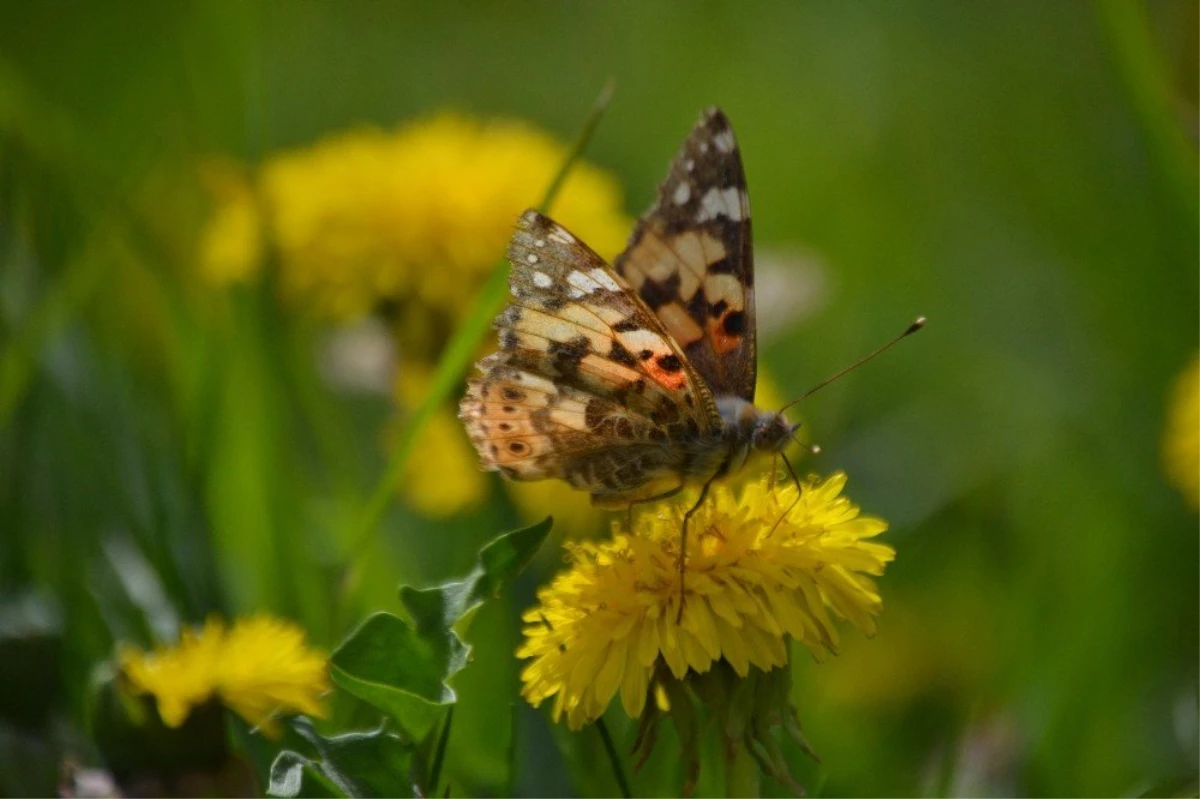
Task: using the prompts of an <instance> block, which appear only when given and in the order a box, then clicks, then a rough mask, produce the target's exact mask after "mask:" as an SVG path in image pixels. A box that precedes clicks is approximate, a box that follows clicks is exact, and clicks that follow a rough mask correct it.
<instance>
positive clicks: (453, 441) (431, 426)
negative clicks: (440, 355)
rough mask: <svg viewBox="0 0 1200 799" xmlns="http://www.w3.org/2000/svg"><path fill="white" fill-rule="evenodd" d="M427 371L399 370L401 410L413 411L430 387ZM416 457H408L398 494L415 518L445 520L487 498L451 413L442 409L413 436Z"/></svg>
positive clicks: (468, 447) (416, 368)
mask: <svg viewBox="0 0 1200 799" xmlns="http://www.w3.org/2000/svg"><path fill="white" fill-rule="evenodd" d="M430 375H431V372H430V371H429V370H428V369H425V368H423V367H421V366H418V365H416V364H411V365H408V366H406V367H404V368H401V369H400V371H399V373H398V374H397V376H396V397H397V399H398V400H399V401H400V404H401V405H402V406H404V407H406V408H410V409H411V408H415V407H416V406H417V405H418V404H419V403H420V401H421V399H422V398H423V397H424V395H425V392H426V391H427V390H428V388H429V378H430ZM414 446H415V448H414V450H413V451H414V453H416V454H415V456H414V457H412V458H409V460H408V466H407V468H406V469H405V473H404V479H402V480H401V481H400V483H399V488H400V491H401V492H402V493H403V494H404V496H405V498H406V499H407V500H408V504H409V505H410V506H411V507H412V508H413V509H414V510H416V511H417V512H418V513H422V514H424V515H426V516H430V517H433V518H445V517H447V516H453V515H454V514H456V513H459V512H461V511H464V510H467V509H469V508H471V507H472V506H474V505H476V504H478V503H479V502H481V501H482V500H483V499H484V497H485V496H487V485H488V484H487V476H486V475H485V474H484V473H483V471H482V470H481V469H480V468H479V458H478V456H477V455H476V454H475V448H474V447H472V446H471V441H470V439H468V438H467V434H466V432H465V431H464V430H463V426H462V424H461V423H460V422H459V421H458V419H457V418H456V416H455V415H454V413H453V412H452V411H450V410H449V409H447V408H442V409H440V410H438V411H436V412H434V415H433V416H432V417H431V418H430V419H429V421H428V422H427V423H426V424H425V426H424V427H423V428H421V431H420V432H419V433H418V434H417V441H416V442H415V444H414Z"/></svg>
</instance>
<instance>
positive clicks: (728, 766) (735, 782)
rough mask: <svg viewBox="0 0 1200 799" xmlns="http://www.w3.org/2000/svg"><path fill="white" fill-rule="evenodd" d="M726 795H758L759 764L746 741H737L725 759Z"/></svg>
mask: <svg viewBox="0 0 1200 799" xmlns="http://www.w3.org/2000/svg"><path fill="white" fill-rule="evenodd" d="M725 795H726V796H729V797H734V796H739V797H743V796H758V795H759V784H758V764H757V763H755V762H754V758H753V757H752V756H751V755H750V752H749V751H747V749H746V744H745V743H744V742H741V741H739V742H737V744H735V745H734V746H733V747H732V748H731V749H730V750H729V755H728V757H727V758H726V759H725Z"/></svg>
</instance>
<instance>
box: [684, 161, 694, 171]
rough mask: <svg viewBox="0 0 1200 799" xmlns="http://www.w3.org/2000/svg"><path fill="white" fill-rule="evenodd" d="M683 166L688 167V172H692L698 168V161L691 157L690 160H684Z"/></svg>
mask: <svg viewBox="0 0 1200 799" xmlns="http://www.w3.org/2000/svg"><path fill="white" fill-rule="evenodd" d="M683 168H684V169H686V170H687V171H688V172H691V171H692V170H693V169H695V168H696V162H695V161H693V160H692V159H690V158H689V159H688V160H686V161H684V162H683Z"/></svg>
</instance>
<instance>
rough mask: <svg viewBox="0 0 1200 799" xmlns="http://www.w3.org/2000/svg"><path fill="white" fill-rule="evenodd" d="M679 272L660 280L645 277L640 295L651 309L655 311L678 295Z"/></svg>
mask: <svg viewBox="0 0 1200 799" xmlns="http://www.w3.org/2000/svg"><path fill="white" fill-rule="evenodd" d="M679 280H680V278H679V273H678V272H675V273H673V274H672V275H671V276H670V277H668V278H667V279H666V280H663V281H661V282H659V281H657V280H651V279H650V278H646V282H645V283H643V284H642V289H641V295H642V299H643V300H645V301H646V304H647V305H649V306H650V309H651V310H655V311H657V310H658V309H659V308H661V307H662V306H664V305H666V304H667V303H669V302H674V301H675V299H676V298H678V297H679Z"/></svg>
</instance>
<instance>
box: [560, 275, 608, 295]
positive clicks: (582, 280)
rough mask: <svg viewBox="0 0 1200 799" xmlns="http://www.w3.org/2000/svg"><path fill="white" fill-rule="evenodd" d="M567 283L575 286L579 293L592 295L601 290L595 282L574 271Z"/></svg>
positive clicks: (568, 277)
mask: <svg viewBox="0 0 1200 799" xmlns="http://www.w3.org/2000/svg"><path fill="white" fill-rule="evenodd" d="M567 282H568V283H570V284H571V285H572V286H574V287H575V289H576V290H577V291H581V292H583V293H584V294H591V293H592V292H593V291H596V290H598V289H599V288H600V286H598V285H597V284H596V281H595V280H592V279H591V278H590V277H588V276H587V275H585V274H584V273H583V272H580V271H574V272H572V273H571V274H569V275H567Z"/></svg>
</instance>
